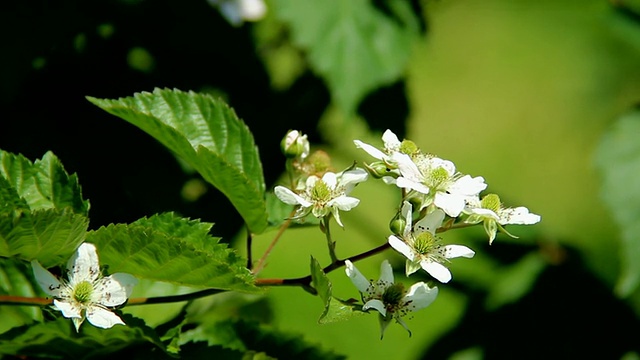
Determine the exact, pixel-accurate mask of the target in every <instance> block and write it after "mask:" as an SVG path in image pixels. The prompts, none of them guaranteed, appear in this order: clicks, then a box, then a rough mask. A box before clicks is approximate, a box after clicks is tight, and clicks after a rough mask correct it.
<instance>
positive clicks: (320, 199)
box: [275, 130, 540, 333]
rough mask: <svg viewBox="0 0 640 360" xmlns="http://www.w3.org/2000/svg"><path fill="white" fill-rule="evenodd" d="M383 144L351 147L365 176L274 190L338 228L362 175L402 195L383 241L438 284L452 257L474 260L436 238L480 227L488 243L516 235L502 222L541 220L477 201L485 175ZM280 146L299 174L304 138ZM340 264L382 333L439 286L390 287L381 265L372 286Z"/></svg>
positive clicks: (310, 177) (390, 140)
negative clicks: (364, 159)
mask: <svg viewBox="0 0 640 360" xmlns="http://www.w3.org/2000/svg"><path fill="white" fill-rule="evenodd" d="M382 141H383V147H382V148H381V149H379V148H377V147H375V146H372V145H369V144H366V143H364V142H362V141H360V140H354V144H355V145H356V147H358V148H360V149H363V150H364V151H365V152H366V153H367V154H369V155H370V156H372V157H374V158H375V159H376V161H374V162H371V163H369V164H364V168H365V169H366V171H365V170H363V169H359V168H352V169H347V170H345V171H343V172H341V173H337V174H335V173H332V172H325V173H324V174H323V175H322V176H321V177H319V176H318V175H314V174H307V176H306V177H304V179H305V180H304V182H303V183H298V185H297V186H296V187H295V188H287V187H284V186H277V187H276V188H275V194H276V195H277V196H278V197H279V198H280V200H282V201H283V202H285V203H287V204H291V205H298V206H299V208H298V210H297V217H304V216H307V215H308V214H310V213H311V214H313V215H314V216H316V217H318V218H326V217H327V216H328V215H329V214H331V215H333V216H334V217H335V218H336V220H337V222H338V223H339V224H340V225H341V226H342V222H341V221H340V218H339V215H338V210H344V211H346V210H351V209H352V208H354V207H355V206H356V205H357V204H358V203H359V200H358V199H356V198H353V197H350V196H347V195H348V194H349V192H350V191H351V190H352V189H353V187H354V186H355V185H356V184H358V183H360V182H363V181H365V180H366V179H367V174H369V175H371V177H372V178H375V179H381V180H382V181H384V182H385V183H386V184H389V185H394V186H396V187H397V188H398V189H399V190H400V191H401V193H402V202H401V204H400V205H399V210H398V213H397V214H396V216H394V218H393V219H392V220H391V222H390V229H391V232H392V234H391V235H390V236H389V237H388V244H389V246H390V247H391V248H393V249H395V250H396V251H397V252H399V253H400V254H402V255H403V256H404V257H405V258H406V260H405V273H406V275H407V276H410V275H411V274H413V273H415V272H416V271H418V270H420V269H422V270H424V271H426V273H428V274H429V275H430V276H431V277H433V278H434V279H435V280H437V281H439V282H441V283H447V282H449V281H450V280H451V279H452V275H451V272H450V271H449V269H448V268H447V266H446V264H448V263H449V261H450V259H453V258H458V257H464V258H472V257H473V256H474V255H475V252H474V251H473V250H472V249H470V248H469V247H467V246H464V245H455V244H445V243H444V241H443V239H442V238H441V237H440V236H438V233H440V232H443V231H446V230H451V229H454V228H457V227H464V226H470V225H475V224H480V223H482V225H483V226H484V229H485V231H486V233H487V235H488V237H489V243H490V244H491V243H492V242H493V241H494V239H495V238H496V234H497V232H498V231H500V232H503V233H505V234H506V235H508V236H511V237H514V238H515V237H516V236H514V235H512V234H511V233H509V232H508V231H507V230H506V229H505V228H504V226H505V225H508V224H535V223H537V222H539V221H540V216H539V215H536V214H533V213H530V212H529V210H528V209H527V208H525V207H517V208H507V207H504V206H503V205H502V203H501V202H500V198H499V197H498V195H496V194H488V195H484V196H483V197H480V193H481V192H482V191H484V190H485V189H486V188H487V184H486V183H485V181H484V178H483V177H481V176H476V177H472V176H470V175H467V174H463V173H460V172H459V171H457V170H456V167H455V165H454V163H453V162H451V161H449V160H445V159H441V158H439V157H437V156H435V155H433V154H429V153H425V152H423V151H422V150H421V149H420V148H419V147H418V146H417V145H416V144H415V143H414V142H413V141H410V140H403V141H400V140H399V139H398V137H397V136H396V135H395V134H394V133H393V132H391V131H390V130H387V131H385V132H384V134H383V135H382ZM282 144H283V146H282V147H283V152H284V153H285V155H286V156H288V157H289V158H293V159H294V161H296V164H298V165H297V166H296V167H295V168H296V169H297V170H299V171H302V172H304V169H305V168H306V167H305V166H304V164H305V163H306V160H305V158H304V157H303V156H302V154H308V153H309V150H308V149H309V145H308V141H307V139H306V136H303V135H301V134H300V133H299V132H297V131H291V132H289V134H287V136H286V137H285V139H284V140H283V142H282ZM305 156H306V155H305ZM345 265H346V274H347V275H348V276H349V278H350V279H351V280H352V282H353V284H354V285H355V286H356V288H357V289H358V290H359V292H360V294H361V298H362V301H363V303H364V305H363V306H362V310H363V311H367V310H369V309H374V310H376V311H378V313H379V317H380V324H381V327H382V332H383V333H384V330H385V328H386V327H387V325H388V324H389V322H391V321H392V320H395V321H396V322H398V323H399V324H400V325H402V326H403V327H404V328H405V329H407V330H408V328H407V326H406V324H405V323H404V322H403V321H402V320H401V317H403V316H405V315H406V314H408V313H410V312H412V311H416V310H419V309H421V308H424V307H426V306H428V305H429V304H431V303H432V302H433V301H434V300H435V298H436V296H437V293H438V289H437V287H429V286H428V285H427V284H425V283H423V282H419V283H416V284H414V285H412V286H411V287H409V288H407V289H405V288H404V286H403V285H402V284H394V282H393V271H392V269H391V265H389V263H388V262H387V261H386V260H385V261H384V262H383V263H382V266H381V277H380V280H378V281H377V282H370V281H368V280H367V279H366V278H365V277H364V276H363V275H362V274H361V273H360V272H359V271H358V269H357V268H356V267H355V266H354V265H353V264H352V263H351V262H350V261H348V260H347V261H346V262H345Z"/></svg>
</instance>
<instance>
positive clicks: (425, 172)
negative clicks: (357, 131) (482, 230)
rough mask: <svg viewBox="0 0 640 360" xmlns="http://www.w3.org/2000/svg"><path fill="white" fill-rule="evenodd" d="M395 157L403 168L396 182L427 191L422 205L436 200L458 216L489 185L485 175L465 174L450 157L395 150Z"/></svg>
mask: <svg viewBox="0 0 640 360" xmlns="http://www.w3.org/2000/svg"><path fill="white" fill-rule="evenodd" d="M391 158H392V160H393V161H394V162H395V163H397V164H398V169H399V170H400V177H398V178H397V179H396V185H397V186H398V187H400V188H404V189H409V190H414V191H416V192H418V193H421V194H423V195H424V196H423V198H424V199H423V200H424V202H423V204H422V208H424V207H426V206H428V205H430V204H432V203H433V204H435V206H437V207H439V208H440V209H442V210H444V212H445V213H446V214H447V215H449V216H451V217H457V216H458V215H460V212H462V210H463V209H464V206H465V204H466V200H467V199H468V198H470V197H474V196H477V195H478V194H479V193H480V192H481V191H482V190H484V189H486V188H487V184H485V183H484V178H482V177H481V176H478V177H475V178H472V177H471V176H469V175H462V174H461V173H459V172H456V167H455V165H454V164H453V163H452V162H451V161H448V160H443V159H440V158H437V157H434V156H431V155H425V154H422V153H417V154H415V155H414V156H413V157H411V156H409V155H407V154H404V153H394V154H393V155H392V156H391Z"/></svg>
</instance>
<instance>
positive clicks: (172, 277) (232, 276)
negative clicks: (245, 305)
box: [86, 215, 259, 292]
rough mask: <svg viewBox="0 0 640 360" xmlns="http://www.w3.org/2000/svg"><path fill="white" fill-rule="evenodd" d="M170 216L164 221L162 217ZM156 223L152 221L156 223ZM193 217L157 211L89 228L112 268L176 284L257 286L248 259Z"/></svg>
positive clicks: (89, 236) (89, 239)
mask: <svg viewBox="0 0 640 360" xmlns="http://www.w3.org/2000/svg"><path fill="white" fill-rule="evenodd" d="M163 220H164V221H166V223H163V224H162V225H158V224H159V223H162V221H163ZM151 225H153V226H151ZM210 226H211V224H206V225H203V223H198V222H197V221H194V220H186V219H180V218H177V217H175V216H174V215H158V216H154V217H152V218H150V219H143V220H139V221H138V222H136V223H133V224H131V225H124V224H118V225H109V226H107V227H101V228H99V229H97V230H95V231H90V232H89V233H87V240H86V241H87V242H91V243H94V244H96V246H97V248H98V252H99V256H100V262H101V263H102V264H105V265H108V269H109V272H110V273H114V272H125V273H129V274H132V275H134V276H136V277H139V278H143V279H150V280H157V281H165V282H169V283H174V284H180V285H186V286H194V287H209V288H216V289H226V290H239V291H248V292H257V291H259V290H258V288H256V287H255V286H254V278H253V276H252V275H251V273H250V272H249V270H248V269H247V268H246V267H245V266H244V265H245V263H246V261H245V260H244V259H242V258H241V257H240V256H238V255H237V254H236V252H235V251H234V250H233V249H230V248H229V247H228V246H227V245H226V244H220V243H218V239H217V238H214V237H211V236H209V235H208V234H207V233H206V232H204V229H205V227H210Z"/></svg>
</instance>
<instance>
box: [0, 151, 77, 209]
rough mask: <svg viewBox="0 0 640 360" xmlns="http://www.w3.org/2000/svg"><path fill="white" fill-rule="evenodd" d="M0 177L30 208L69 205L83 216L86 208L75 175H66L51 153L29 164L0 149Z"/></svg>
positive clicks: (21, 158)
mask: <svg viewBox="0 0 640 360" xmlns="http://www.w3.org/2000/svg"><path fill="white" fill-rule="evenodd" d="M0 177H2V178H4V179H6V180H7V182H6V183H4V182H3V183H0V186H2V187H4V186H6V185H7V184H9V185H10V186H11V187H12V188H13V189H14V190H15V192H16V193H17V194H18V195H19V196H20V197H21V198H23V199H24V200H25V201H26V203H27V204H28V205H29V207H30V208H31V210H40V209H60V210H61V209H65V208H70V209H72V210H73V212H74V213H76V214H81V215H84V216H86V215H87V213H88V211H89V202H88V201H87V200H84V199H82V190H81V188H80V184H79V183H78V177H77V176H76V175H75V174H74V175H69V174H67V172H66V171H65V170H64V167H63V166H62V164H61V163H60V161H59V160H58V158H57V157H56V156H55V155H53V153H51V152H47V153H46V154H45V155H44V156H43V157H42V159H41V160H36V161H35V162H34V163H31V162H30V161H29V160H28V159H27V158H25V157H24V156H22V155H14V154H11V153H8V152H6V151H2V150H0Z"/></svg>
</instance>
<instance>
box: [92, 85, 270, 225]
mask: <svg viewBox="0 0 640 360" xmlns="http://www.w3.org/2000/svg"><path fill="white" fill-rule="evenodd" d="M87 99H88V100H89V101H91V102H92V103H93V104H95V105H97V106H98V107H100V108H102V109H103V110H105V111H107V112H109V113H111V114H113V115H115V116H118V117H120V118H122V119H124V120H126V121H128V122H130V123H131V124H133V125H135V126H137V127H139V128H140V129H142V130H144V131H145V132H147V133H148V134H149V135H151V136H153V137H154V138H155V139H156V140H158V141H160V142H161V143H162V144H163V145H165V146H166V147H167V148H169V149H170V150H171V151H173V152H174V153H176V154H177V155H178V156H179V157H180V158H182V160H184V161H185V162H187V163H188V164H189V165H190V166H192V167H193V168H194V169H196V171H198V172H199V173H200V174H201V175H202V177H203V178H204V179H205V180H206V181H208V182H209V183H211V184H212V185H213V186H215V187H216V188H218V189H219V190H220V191H221V192H222V193H224V194H225V195H226V196H227V197H228V198H229V200H230V201H231V203H232V204H233V205H234V206H235V207H236V209H237V210H238V212H239V213H240V215H242V217H243V218H244V220H245V222H246V223H247V225H248V226H249V228H250V229H251V231H252V232H254V233H260V232H262V231H264V229H265V228H266V227H267V211H266V205H265V198H264V196H265V185H264V177H263V174H262V163H261V162H260V156H259V154H258V149H257V148H256V145H255V143H254V141H253V136H252V134H251V132H250V131H249V129H248V128H247V126H246V125H245V124H244V123H243V122H242V121H241V120H240V119H239V118H238V117H237V115H236V114H235V112H234V111H233V110H232V109H231V108H230V107H229V106H227V105H226V104H225V103H224V102H222V101H221V100H217V99H214V98H213V97H211V96H209V95H203V94H196V93H194V92H188V93H186V92H182V91H179V90H169V89H155V90H154V92H153V93H148V92H143V93H136V94H135V95H134V96H133V97H127V98H120V99H118V100H106V99H96V98H92V97H87Z"/></svg>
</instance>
